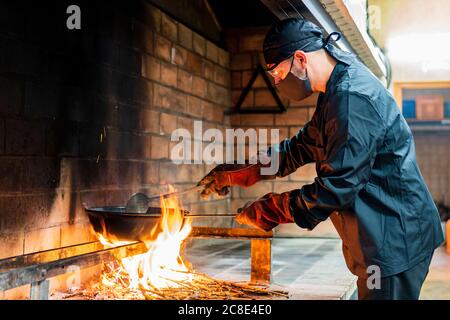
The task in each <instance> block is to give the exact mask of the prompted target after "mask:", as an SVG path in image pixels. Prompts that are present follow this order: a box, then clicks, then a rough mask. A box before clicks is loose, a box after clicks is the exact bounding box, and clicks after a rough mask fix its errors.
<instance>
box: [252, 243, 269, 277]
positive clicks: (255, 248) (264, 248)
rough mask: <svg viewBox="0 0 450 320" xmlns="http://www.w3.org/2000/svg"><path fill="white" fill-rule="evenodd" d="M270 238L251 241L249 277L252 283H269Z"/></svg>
mask: <svg viewBox="0 0 450 320" xmlns="http://www.w3.org/2000/svg"><path fill="white" fill-rule="evenodd" d="M271 245H272V240H270V239H253V240H252V241H251V245H250V246H251V278H250V282H252V283H263V284H268V283H270V275H271V269H272V246H271Z"/></svg>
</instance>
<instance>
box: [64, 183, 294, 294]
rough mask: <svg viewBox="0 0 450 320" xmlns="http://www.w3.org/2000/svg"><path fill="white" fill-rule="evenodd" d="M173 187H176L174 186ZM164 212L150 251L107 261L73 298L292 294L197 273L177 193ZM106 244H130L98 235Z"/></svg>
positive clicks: (164, 204) (163, 200)
mask: <svg viewBox="0 0 450 320" xmlns="http://www.w3.org/2000/svg"><path fill="white" fill-rule="evenodd" d="M172 191H173V190H172ZM161 208H162V211H161V212H162V214H161V218H160V222H159V224H158V225H156V226H155V230H153V231H152V234H153V232H155V234H156V235H157V236H156V239H155V238H152V239H154V240H152V241H148V242H147V243H146V246H147V248H148V251H147V252H145V253H143V254H139V255H135V256H131V257H126V258H122V259H121V260H116V261H114V262H112V263H108V264H104V270H103V273H102V275H101V281H100V282H98V283H95V284H93V285H92V286H89V287H88V288H85V289H83V290H77V291H75V292H73V293H71V294H70V295H68V296H66V298H69V297H78V298H87V299H152V300H157V299H171V300H175V299H177V300H178V299H258V298H268V297H278V298H286V297H287V293H285V292H282V291H277V290H270V289H269V288H268V287H267V286H260V285H251V284H246V283H237V282H231V281H223V280H217V279H213V278H211V277H209V276H207V275H205V274H201V273H197V272H195V271H194V269H193V268H192V266H191V265H190V264H189V263H188V262H186V261H184V259H183V257H182V254H181V252H182V248H183V243H184V240H185V239H186V238H187V237H188V236H189V234H190V232H191V231H192V227H191V221H190V220H189V219H186V218H185V216H184V212H183V210H182V208H181V207H180V204H179V202H178V199H177V198H176V197H175V196H171V197H168V198H163V197H161ZM97 236H98V238H99V240H100V242H102V243H103V244H104V245H105V246H106V247H115V246H119V245H124V244H127V243H124V242H120V241H115V240H114V237H110V236H108V235H107V234H98V235H97Z"/></svg>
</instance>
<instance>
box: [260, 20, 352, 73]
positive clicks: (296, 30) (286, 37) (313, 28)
mask: <svg viewBox="0 0 450 320" xmlns="http://www.w3.org/2000/svg"><path fill="white" fill-rule="evenodd" d="M333 35H336V36H337V37H336V39H335V41H337V40H339V39H340V38H341V34H340V33H339V32H332V33H330V35H329V36H328V37H327V38H324V37H323V33H322V30H321V29H320V28H319V27H318V26H317V25H315V24H314V23H312V22H311V21H308V20H305V19H300V18H289V19H285V20H282V21H279V22H278V23H276V24H274V25H273V26H272V27H271V28H270V30H269V32H268V33H267V35H266V37H265V39H264V44H263V52H264V59H265V60H266V64H275V65H277V64H279V63H280V62H282V61H283V60H285V59H287V58H289V57H291V56H292V55H293V54H294V52H295V50H303V51H304V52H311V51H317V50H319V49H322V48H325V49H326V50H327V52H328V53H329V54H331V55H332V56H333V57H334V58H335V59H337V60H339V61H343V62H345V63H348V61H346V60H347V58H346V57H342V53H343V51H342V50H339V49H338V48H336V47H334V46H333V45H332V44H331V43H329V41H330V39H331V37H332V36H333ZM344 56H345V54H344Z"/></svg>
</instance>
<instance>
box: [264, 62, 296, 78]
mask: <svg viewBox="0 0 450 320" xmlns="http://www.w3.org/2000/svg"><path fill="white" fill-rule="evenodd" d="M289 58H292V59H291V63H290V66H289V69H287V64H286V62H287V61H288V59H289ZM293 64H294V55H291V56H289V57H287V58H286V59H285V60H283V61H281V62H280V63H277V64H275V65H274V66H272V67H270V68H266V72H267V73H268V74H270V75H271V76H272V77H273V78H274V79H275V82H278V81H281V80H284V78H286V76H287V75H288V74H289V72H290V71H291V69H292V65H293Z"/></svg>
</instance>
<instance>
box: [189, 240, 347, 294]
mask: <svg viewBox="0 0 450 320" xmlns="http://www.w3.org/2000/svg"><path fill="white" fill-rule="evenodd" d="M185 254H186V257H187V259H188V261H190V262H191V263H192V265H193V267H194V269H195V270H197V271H199V272H203V273H206V274H208V275H210V276H213V277H215V278H218V279H224V280H231V281H248V280H249V279H250V241H248V240H223V239H207V240H203V239H193V240H190V243H188V248H186V250H185ZM271 283H272V284H275V285H277V286H282V287H283V288H284V289H285V290H286V291H288V292H289V293H290V299H349V298H351V296H352V295H353V294H354V293H355V290H356V277H355V276H353V275H352V274H351V273H350V272H349V271H348V269H347V267H346V265H345V261H344V258H343V256H342V253H341V241H340V240H339V239H319V238H302V239H298V238H297V239H295V238H276V239H274V240H273V241H272V281H271Z"/></svg>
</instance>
